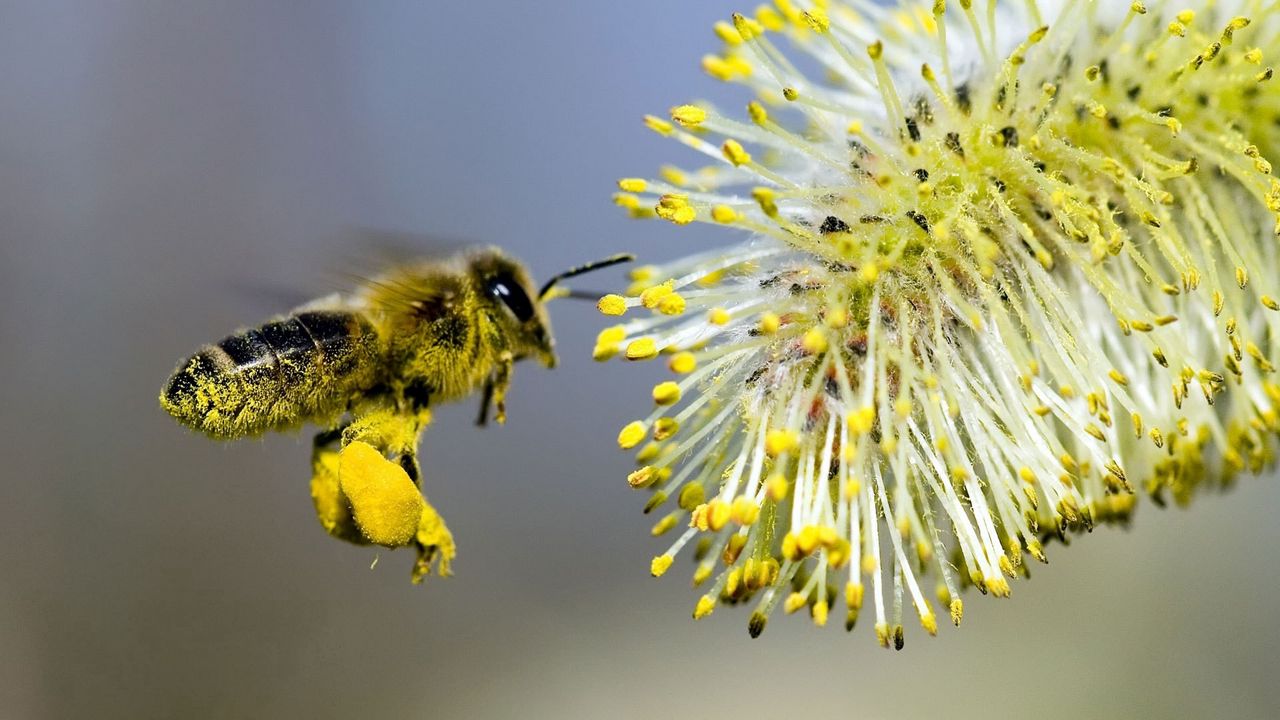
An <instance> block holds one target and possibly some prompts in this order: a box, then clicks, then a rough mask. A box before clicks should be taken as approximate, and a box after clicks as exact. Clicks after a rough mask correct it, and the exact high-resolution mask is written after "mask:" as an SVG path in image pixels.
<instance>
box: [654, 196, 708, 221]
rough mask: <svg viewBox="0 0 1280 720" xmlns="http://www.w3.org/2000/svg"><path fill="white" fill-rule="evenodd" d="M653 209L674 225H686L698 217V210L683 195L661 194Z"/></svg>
mask: <svg viewBox="0 0 1280 720" xmlns="http://www.w3.org/2000/svg"><path fill="white" fill-rule="evenodd" d="M653 211H654V212H655V213H657V215H658V217H660V218H662V219H663V220H670V221H671V222H673V223H675V224H676V225H688V224H689V223H691V222H693V221H694V219H695V218H697V217H698V211H697V210H696V209H695V208H694V207H693V206H692V205H690V204H689V199H688V198H686V197H685V196H683V195H663V196H662V197H661V198H659V199H658V204H657V205H656V206H654V208H653Z"/></svg>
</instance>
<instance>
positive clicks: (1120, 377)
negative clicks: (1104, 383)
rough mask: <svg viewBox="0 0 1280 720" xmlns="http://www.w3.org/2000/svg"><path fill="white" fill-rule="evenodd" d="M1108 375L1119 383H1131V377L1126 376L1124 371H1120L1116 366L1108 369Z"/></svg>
mask: <svg viewBox="0 0 1280 720" xmlns="http://www.w3.org/2000/svg"><path fill="white" fill-rule="evenodd" d="M1107 377H1110V378H1111V379H1112V380H1114V381H1115V382H1116V384H1117V385H1128V384H1129V378H1128V377H1126V376H1125V374H1124V373H1122V372H1120V371H1119V370H1116V369H1115V368H1112V369H1110V370H1108V371H1107Z"/></svg>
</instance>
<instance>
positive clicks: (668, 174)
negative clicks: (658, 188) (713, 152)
mask: <svg viewBox="0 0 1280 720" xmlns="http://www.w3.org/2000/svg"><path fill="white" fill-rule="evenodd" d="M658 174H659V175H661V176H662V179H663V180H666V181H667V182H669V183H671V184H672V185H676V186H678V187H683V186H685V185H688V184H689V176H688V175H686V174H685V172H684V171H683V170H681V169H680V168H678V167H676V166H674V165H663V166H662V167H660V168H658Z"/></svg>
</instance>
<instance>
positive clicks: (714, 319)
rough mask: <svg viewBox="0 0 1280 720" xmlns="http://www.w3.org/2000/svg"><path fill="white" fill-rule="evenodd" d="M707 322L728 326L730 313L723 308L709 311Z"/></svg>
mask: <svg viewBox="0 0 1280 720" xmlns="http://www.w3.org/2000/svg"><path fill="white" fill-rule="evenodd" d="M707 322H709V323H711V324H712V325H726V324H728V322H729V311H728V310H725V309H724V308H722V307H717V308H711V309H710V310H709V311H707Z"/></svg>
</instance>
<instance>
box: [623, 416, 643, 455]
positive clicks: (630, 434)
mask: <svg viewBox="0 0 1280 720" xmlns="http://www.w3.org/2000/svg"><path fill="white" fill-rule="evenodd" d="M645 433H646V430H645V426H644V423H642V422H640V421H639V420H636V421H634V422H629V423H627V424H626V426H625V427H623V428H622V431H621V432H619V433H618V447H620V448H622V449H623V450H630V449H631V448H633V447H635V446H637V445H639V444H640V441H641V440H644V436H645Z"/></svg>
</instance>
